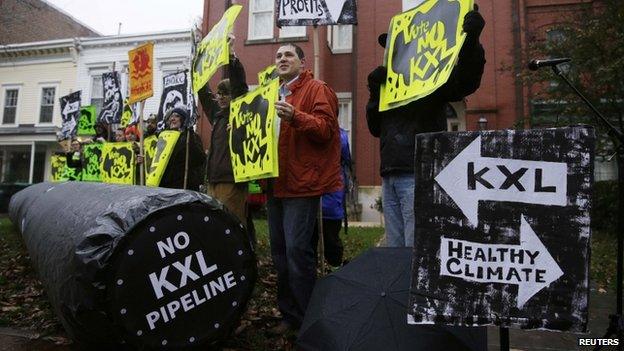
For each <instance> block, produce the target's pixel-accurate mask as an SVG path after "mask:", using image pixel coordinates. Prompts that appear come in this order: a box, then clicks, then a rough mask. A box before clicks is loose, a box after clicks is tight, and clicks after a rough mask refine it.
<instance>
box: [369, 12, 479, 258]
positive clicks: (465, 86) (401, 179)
mask: <svg viewBox="0 0 624 351" xmlns="http://www.w3.org/2000/svg"><path fill="white" fill-rule="evenodd" d="M484 26H485V20H484V19H483V17H482V16H481V14H479V12H478V7H477V5H475V9H474V10H473V11H470V12H468V13H467V14H466V16H465V17H464V24H463V30H464V32H466V34H467V37H466V40H465V42H464V44H463V46H462V48H461V51H460V53H459V60H458V63H457V65H456V66H455V67H454V69H453V71H452V73H451V76H450V77H449V80H448V81H447V82H446V83H445V84H444V85H443V86H441V87H440V88H439V89H437V90H436V91H435V92H433V93H432V94H430V95H428V96H426V97H424V98H422V99H419V100H416V101H413V102H411V103H409V104H407V105H404V106H401V107H397V108H394V109H391V110H388V111H383V112H379V92H380V86H381V84H382V83H383V82H385V79H386V75H387V68H386V67H384V66H379V67H377V68H375V69H374V70H373V71H372V72H371V73H370V74H369V75H368V88H369V91H370V98H369V101H368V104H367V105H366V120H367V122H368V129H369V131H370V132H371V134H372V135H373V136H375V137H377V138H379V139H380V150H381V166H380V170H381V177H382V199H383V201H382V206H383V213H384V220H385V225H386V245H387V246H399V247H400V246H407V247H411V246H413V245H414V188H415V179H414V147H415V136H416V134H417V133H426V132H438V131H444V130H446V128H447V127H446V113H445V108H446V107H447V104H448V102H449V101H459V100H462V99H463V98H464V97H465V96H467V95H470V94H472V93H473V92H474V91H476V90H477V89H478V88H479V85H480V84H481V75H482V74H483V67H484V65H485V53H484V50H483V47H482V46H481V44H480V43H479V35H480V34H481V31H482V30H483V27H484ZM386 36H387V35H386V34H385V33H384V34H382V35H380V36H379V39H378V40H379V44H380V45H382V46H384V47H385V44H386V39H387V37H386Z"/></svg>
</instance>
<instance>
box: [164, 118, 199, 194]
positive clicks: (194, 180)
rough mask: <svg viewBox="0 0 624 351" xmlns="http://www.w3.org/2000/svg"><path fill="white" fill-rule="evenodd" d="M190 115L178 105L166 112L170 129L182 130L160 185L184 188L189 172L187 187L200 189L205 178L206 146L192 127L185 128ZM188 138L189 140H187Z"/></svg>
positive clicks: (166, 119)
mask: <svg viewBox="0 0 624 351" xmlns="http://www.w3.org/2000/svg"><path fill="white" fill-rule="evenodd" d="M188 118H189V115H188V112H187V110H186V109H185V108H184V107H176V108H173V109H171V110H169V111H168V112H167V113H166V114H165V121H167V129H168V130H176V131H179V132H180V136H179V137H178V141H177V142H176V144H175V146H174V147H173V150H172V151H171V156H170V157H169V162H168V163H167V168H165V172H164V173H163V176H162V178H161V180H160V184H159V186H160V187H163V188H174V189H184V174H185V170H186V171H187V172H188V176H187V184H186V189H190V190H195V191H199V186H200V185H201V183H202V181H203V179H204V148H203V146H202V144H201V140H200V138H199V136H198V135H197V134H196V133H195V132H194V131H193V130H192V129H185V122H186V121H187V120H188ZM187 139H188V142H187ZM187 147H188V169H187V167H186V164H187V163H186V155H187V152H186V148H187Z"/></svg>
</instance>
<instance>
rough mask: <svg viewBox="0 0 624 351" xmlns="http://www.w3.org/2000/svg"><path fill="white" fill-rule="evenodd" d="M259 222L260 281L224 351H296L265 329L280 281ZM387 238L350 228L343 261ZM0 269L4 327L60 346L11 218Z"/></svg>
mask: <svg viewBox="0 0 624 351" xmlns="http://www.w3.org/2000/svg"><path fill="white" fill-rule="evenodd" d="M254 223H255V226H256V232H257V239H258V245H257V256H258V281H257V283H256V288H255V289H254V292H253V296H252V299H251V301H250V303H249V305H248V309H247V313H246V314H245V315H244V316H243V319H242V321H241V325H240V327H239V328H238V329H237V330H236V333H235V335H234V336H232V337H231V338H230V339H229V340H228V341H227V342H226V345H224V347H225V349H236V350H284V349H286V350H288V349H293V348H292V342H293V340H294V335H287V336H285V337H275V336H270V335H268V334H266V330H268V329H270V328H271V327H273V326H274V325H276V324H277V322H278V321H279V313H278V311H277V308H276V302H275V296H276V294H277V288H276V281H277V277H276V274H275V272H274V271H273V269H272V266H271V258H270V248H269V236H268V228H267V222H266V220H256V221H254ZM382 234H383V229H382V228H380V227H372V228H354V227H349V232H348V235H347V236H344V231H343V232H341V235H342V239H343V244H344V246H345V254H344V258H345V259H347V260H351V259H353V258H354V257H355V256H357V255H358V254H360V253H361V252H362V251H364V250H366V249H367V248H369V247H373V246H375V244H376V243H377V242H378V241H379V239H380V238H381V236H382ZM0 267H2V269H1V270H0V327H11V328H18V329H28V330H32V331H35V332H36V333H38V334H39V335H41V336H42V337H48V338H50V339H52V340H55V341H57V342H58V340H59V339H61V338H62V337H64V336H65V334H64V331H63V328H62V326H61V325H60V323H59V322H58V320H57V319H56V318H55V316H54V313H53V312H52V310H51V307H50V304H49V302H48V300H47V297H46V295H45V292H44V290H43V287H42V286H41V283H40V282H39V280H38V279H37V276H36V273H35V272H34V271H33V269H32V267H31V265H30V262H29V257H28V252H27V251H26V248H25V247H24V245H23V243H22V240H21V235H20V234H19V233H18V231H17V228H15V227H14V226H13V224H12V223H11V222H10V221H9V220H8V218H0Z"/></svg>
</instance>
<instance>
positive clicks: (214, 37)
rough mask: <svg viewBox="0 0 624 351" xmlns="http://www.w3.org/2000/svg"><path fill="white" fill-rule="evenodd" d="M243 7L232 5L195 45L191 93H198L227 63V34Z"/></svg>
mask: <svg viewBox="0 0 624 351" xmlns="http://www.w3.org/2000/svg"><path fill="white" fill-rule="evenodd" d="M242 8H243V7H242V6H241V5H232V6H230V8H228V9H227V11H225V13H224V14H223V16H222V17H221V19H220V20H219V22H217V24H215V25H214V27H212V29H211V30H210V32H208V35H206V37H204V39H202V41H201V42H200V43H199V45H197V53H196V54H195V58H194V60H193V72H192V73H193V91H194V92H196V93H197V92H198V91H199V89H201V88H202V87H203V86H204V85H206V83H208V81H209V80H210V78H211V77H212V75H213V74H214V73H215V72H216V71H217V68H219V67H220V66H223V65H225V64H227V63H228V61H229V56H230V48H229V46H228V40H227V39H228V33H229V32H230V31H231V30H232V26H233V25H234V20H236V17H237V16H238V14H239V12H240V11H241V9H242Z"/></svg>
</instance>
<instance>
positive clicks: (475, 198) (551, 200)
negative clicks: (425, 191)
mask: <svg viewBox="0 0 624 351" xmlns="http://www.w3.org/2000/svg"><path fill="white" fill-rule="evenodd" d="M567 174H568V167H567V164H566V163H565V162H545V161H529V160H516V159H506V158H494V157H481V136H480V135H479V136H478V137H477V138H476V139H475V140H473V141H472V142H471V143H470V145H468V146H467V147H466V148H465V149H464V150H462V151H461V152H460V153H459V155H457V156H456V157H455V158H454V159H453V160H452V161H451V162H449V164H448V165H446V167H444V168H443V169H442V171H440V173H438V175H437V176H436V177H435V181H436V182H437V183H438V184H440V186H441V187H442V189H444V191H445V192H446V193H447V194H448V195H449V196H450V197H451V198H452V199H453V201H454V202H455V204H457V206H458V207H459V209H460V210H461V211H462V212H463V213H464V215H465V216H466V217H467V218H468V221H469V222H470V223H471V224H472V225H473V226H476V225H477V223H478V221H479V217H478V208H479V200H490V201H510V202H522V203H528V204H540V205H552V206H565V205H566V203H567Z"/></svg>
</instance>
